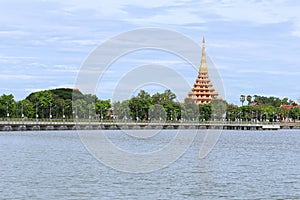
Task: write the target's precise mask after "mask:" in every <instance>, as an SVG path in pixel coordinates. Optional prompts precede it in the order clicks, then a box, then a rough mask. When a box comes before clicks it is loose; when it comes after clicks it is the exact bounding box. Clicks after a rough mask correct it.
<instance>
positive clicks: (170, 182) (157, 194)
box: [0, 130, 300, 199]
mask: <svg viewBox="0 0 300 200" xmlns="http://www.w3.org/2000/svg"><path fill="white" fill-rule="evenodd" d="M139 131H141V130H137V131H136V133H137V134H138V133H139ZM143 131H146V130H143ZM94 133H97V131H94ZM106 133H107V135H108V137H109V138H110V139H111V141H112V142H114V143H116V145H118V146H120V148H125V149H126V150H129V151H130V150H131V151H133V152H135V151H142V150H143V151H147V150H151V151H152V150H155V148H157V147H161V146H163V145H165V144H167V143H168V142H169V141H170V140H171V139H172V138H173V137H174V136H175V134H176V131H174V130H165V131H161V132H160V133H158V134H157V135H155V136H152V137H149V138H138V139H136V138H133V137H132V136H128V135H124V133H123V132H121V131H112V130H111V131H107V132H106ZM204 135H205V131H204V130H202V131H200V132H199V133H198V134H197V136H196V137H195V139H194V141H193V143H192V144H191V146H190V147H189V148H188V149H187V151H186V152H185V153H184V154H183V155H182V156H181V157H180V158H179V159H178V160H177V161H175V162H174V163H172V164H170V165H169V166H167V167H165V168H162V169H160V170H156V171H153V172H149V173H126V172H121V171H118V170H115V169H113V168H110V167H108V166H106V165H104V164H103V163H101V162H99V161H98V160H97V159H95V158H94V157H93V156H92V155H91V154H90V153H89V152H88V151H87V150H86V148H85V147H84V145H83V144H82V142H81V140H80V138H79V136H78V133H77V132H76V131H36V132H31V131H26V132H0V159H1V164H0V177H1V179H0V199H300V130H279V131H229V130H225V131H223V132H222V135H221V136H220V138H219V141H218V143H217V144H216V145H215V147H214V148H213V150H212V151H211V152H210V153H209V154H208V156H207V157H205V158H204V159H199V157H198V155H199V149H200V144H201V140H202V139H203V137H204Z"/></svg>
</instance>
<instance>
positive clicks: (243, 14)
mask: <svg viewBox="0 0 300 200" xmlns="http://www.w3.org/2000/svg"><path fill="white" fill-rule="evenodd" d="M299 10H300V3H299V2H298V1H294V0H273V1H271V0H270V1H260V0H240V1H232V0H203V1H196V0H152V1H140V0H131V1H117V0H110V1H99V0H85V1H81V0H66V1H60V0H39V1H38V0H27V1H21V0H19V1H18V0H0V41H1V43H0V70H1V74H0V94H3V93H6V94H10V93H12V94H14V96H15V99H16V100H20V99H22V98H25V97H26V96H27V95H28V94H29V93H30V92H32V91H37V90H42V89H49V88H57V87H74V84H75V82H76V78H77V75H78V71H79V70H80V68H81V66H82V64H83V63H84V61H85V60H86V59H87V58H88V56H89V54H90V53H91V52H92V51H93V50H94V49H95V48H97V47H98V46H99V45H101V44H102V43H103V42H104V41H107V40H109V39H110V38H111V37H113V36H116V35H118V34H120V33H123V32H126V31H130V30H133V29H137V28H145V27H156V28H164V29H169V30H174V31H177V32H178V33H181V34H183V35H185V36H186V37H189V38H191V39H192V40H194V41H195V42H197V43H198V44H199V45H201V40H202V36H205V38H206V52H207V54H208V56H209V58H210V59H211V60H212V62H213V63H214V65H215V67H216V68H217V70H218V72H219V74H220V77H221V79H222V84H223V87H224V90H225V94H226V98H227V101H229V102H231V103H235V104H239V96H240V94H245V95H248V94H250V95H254V94H257V95H266V96H278V97H281V98H282V97H289V98H291V99H293V100H297V98H299V97H300V87H299V86H300V68H299V67H300V56H299V55H300V14H299ZM200 56H201V54H199V63H200ZM149 63H150V64H151V63H156V64H164V65H166V66H169V67H171V68H174V69H178V73H182V74H181V75H182V76H184V77H185V78H186V80H187V81H188V82H189V84H190V85H192V84H193V82H194V80H195V78H196V75H197V74H196V73H195V71H193V70H190V68H189V66H188V65H186V64H184V63H182V61H180V59H179V58H178V57H176V56H174V55H169V54H168V55H164V53H161V52H156V51H152V50H145V51H144V52H143V51H141V52H136V53H133V54H131V55H127V56H126V57H123V58H122V59H120V60H119V61H118V62H115V63H114V64H113V66H112V67H111V68H110V69H111V70H108V71H107V72H106V74H105V75H106V78H105V77H104V78H103V79H102V83H101V84H102V86H103V87H101V89H99V90H98V91H97V96H99V97H100V98H109V97H110V96H109V91H110V90H112V89H115V87H116V85H118V84H117V83H118V82H119V80H120V78H118V72H120V71H122V72H123V73H124V72H125V73H126V71H128V72H129V71H130V70H131V69H130V66H138V65H145V64H149ZM138 87H140V86H138ZM138 87H137V88H138ZM187 92H188V91H187Z"/></svg>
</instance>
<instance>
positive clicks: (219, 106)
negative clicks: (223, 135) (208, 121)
mask: <svg viewBox="0 0 300 200" xmlns="http://www.w3.org/2000/svg"><path fill="white" fill-rule="evenodd" d="M210 105H211V112H212V113H211V115H212V117H213V118H214V119H217V120H221V119H224V118H225V114H226V106H227V102H226V101H224V100H219V99H213V100H212V101H211V102H210Z"/></svg>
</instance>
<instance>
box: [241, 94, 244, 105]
mask: <svg viewBox="0 0 300 200" xmlns="http://www.w3.org/2000/svg"><path fill="white" fill-rule="evenodd" d="M244 101H245V95H241V97H240V102H242V106H243V105H244Z"/></svg>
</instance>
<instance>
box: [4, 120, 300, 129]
mask: <svg viewBox="0 0 300 200" xmlns="http://www.w3.org/2000/svg"><path fill="white" fill-rule="evenodd" d="M299 128H300V124H299V123H284V124H280V123H277V124H261V123H259V124H254V123H220V122H218V123H214V122H210V123H178V122H176V123H172V122H166V123H159V122H153V123H146V122H145V123H143V122H138V123H136V122H53V121H47V122H41V121H0V131H28V130H37V131H38V130H121V129H124V130H125V129H133V130H135V129H137V130H138V129H227V130H278V129H299Z"/></svg>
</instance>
